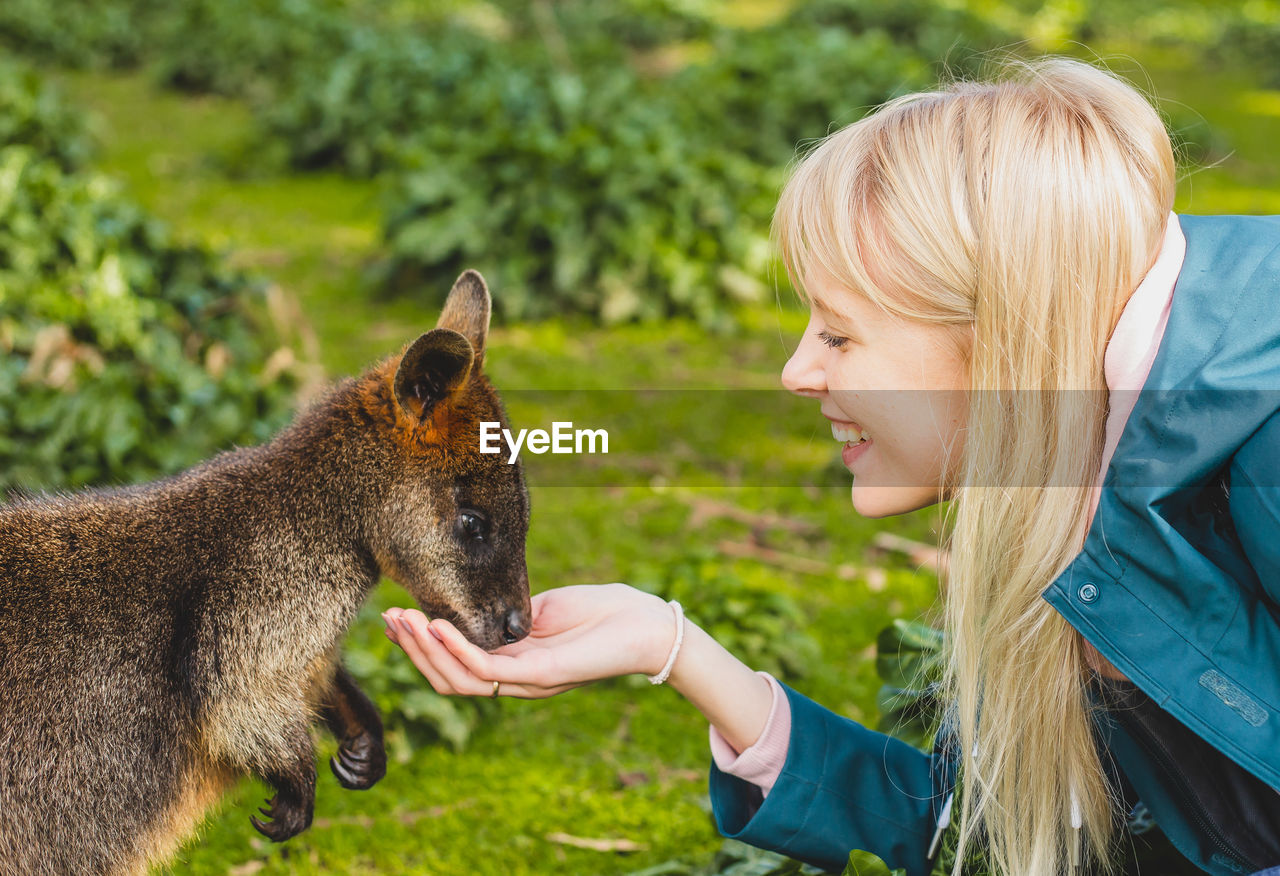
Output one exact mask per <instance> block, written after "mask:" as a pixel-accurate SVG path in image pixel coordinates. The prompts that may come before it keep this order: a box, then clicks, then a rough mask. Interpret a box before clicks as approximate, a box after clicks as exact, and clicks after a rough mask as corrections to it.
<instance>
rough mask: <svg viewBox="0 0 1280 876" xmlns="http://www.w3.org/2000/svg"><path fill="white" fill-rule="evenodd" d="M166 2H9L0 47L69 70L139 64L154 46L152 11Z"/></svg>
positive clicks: (1, 11) (1, 6)
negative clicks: (151, 40) (150, 25)
mask: <svg viewBox="0 0 1280 876" xmlns="http://www.w3.org/2000/svg"><path fill="white" fill-rule="evenodd" d="M162 2H163V0H58V2H56V3H50V2H47V0H5V2H4V3H0V44H3V45H6V46H8V47H9V48H10V49H11V50H13V51H15V52H21V53H22V54H24V55H26V56H27V57H29V58H33V59H37V60H40V61H49V62H54V63H58V64H63V65H66V66H68V67H88V68H102V67H107V68H128V67H133V66H136V65H137V64H138V63H139V62H140V61H141V60H142V57H143V54H144V49H145V47H146V46H147V45H148V43H149V36H150V35H149V33H148V30H147V27H146V23H147V22H148V21H150V19H149V17H148V13H149V12H150V11H153V10H155V9H158V8H161V4H162Z"/></svg>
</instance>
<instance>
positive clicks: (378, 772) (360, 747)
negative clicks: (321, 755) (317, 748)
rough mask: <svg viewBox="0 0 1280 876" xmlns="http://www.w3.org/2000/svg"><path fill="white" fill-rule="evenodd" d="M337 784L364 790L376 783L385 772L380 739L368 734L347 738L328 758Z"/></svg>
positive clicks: (385, 763) (385, 766) (384, 757)
mask: <svg viewBox="0 0 1280 876" xmlns="http://www.w3.org/2000/svg"><path fill="white" fill-rule="evenodd" d="M329 769H331V770H333V774H334V776H336V777H337V779H338V784H340V785H342V787H344V788H349V789H350V790H352V791H365V790H368V789H369V788H372V787H373V786H374V785H375V784H377V782H378V780H379V779H381V778H382V777H383V776H385V775H386V774H387V753H386V751H385V750H384V749H383V747H382V740H381V739H378V738H376V737H374V736H372V735H370V734H363V735H360V736H356V737H354V738H352V739H348V740H346V741H344V742H343V743H342V745H341V746H340V747H339V748H338V753H337V754H335V755H334V756H333V757H331V758H329Z"/></svg>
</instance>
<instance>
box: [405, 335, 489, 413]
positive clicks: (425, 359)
mask: <svg viewBox="0 0 1280 876" xmlns="http://www.w3.org/2000/svg"><path fill="white" fill-rule="evenodd" d="M474 361H475V352H474V351H473V350H472V349H471V342H470V341H468V340H467V339H466V338H464V337H463V336H462V335H460V334H458V333H457V332H455V331H453V330H452V329H447V328H437V329H432V330H431V331H429V332H427V333H426V334H425V335H423V336H422V337H420V338H418V339H417V340H416V341H414V342H413V343H412V344H410V345H409V349H407V350H405V353H404V355H403V356H401V357H400V366H399V367H398V368H397V369H396V378H395V382H394V384H393V386H394V389H395V394H396V402H397V403H398V404H399V405H400V407H401V408H403V409H404V411H405V413H407V414H408V415H409V416H411V417H416V418H417V419H418V422H420V423H421V422H422V421H424V420H426V419H427V417H429V416H431V411H432V410H433V409H434V408H435V406H436V405H437V404H439V403H440V402H441V401H443V400H444V399H446V398H448V397H449V395H450V394H451V393H452V392H453V391H454V390H456V389H457V388H458V387H460V386H462V385H463V384H464V383H466V382H467V378H468V377H469V376H470V375H471V365H472V363H473V362H474Z"/></svg>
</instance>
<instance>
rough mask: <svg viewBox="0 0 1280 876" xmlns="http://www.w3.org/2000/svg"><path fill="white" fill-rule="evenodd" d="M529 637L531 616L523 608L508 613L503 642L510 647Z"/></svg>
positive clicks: (503, 628) (503, 631)
mask: <svg viewBox="0 0 1280 876" xmlns="http://www.w3.org/2000/svg"><path fill="white" fill-rule="evenodd" d="M527 635H529V616H528V615H527V614H526V613H525V610H524V609H523V608H513V609H511V611H509V612H507V617H506V621H505V623H504V624H503V626H502V640H503V641H504V642H506V643H507V644H508V645H510V644H511V643H512V642H518V641H520V640H521V639H523V638H524V637H525V636H527Z"/></svg>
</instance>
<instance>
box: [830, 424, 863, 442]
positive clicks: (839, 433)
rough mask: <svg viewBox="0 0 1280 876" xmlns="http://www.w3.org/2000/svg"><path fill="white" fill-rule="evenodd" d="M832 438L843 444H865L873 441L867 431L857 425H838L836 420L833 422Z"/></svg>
mask: <svg viewBox="0 0 1280 876" xmlns="http://www.w3.org/2000/svg"><path fill="white" fill-rule="evenodd" d="M831 437H832V438H834V439H836V440H837V441H839V442H841V443H842V444H863V443H865V442H867V441H870V440H871V436H870V435H868V434H867V432H866V430H865V429H862V428H859V427H858V425H857V424H856V423H837V422H835V421H834V420H833V421H832V422H831Z"/></svg>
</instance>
